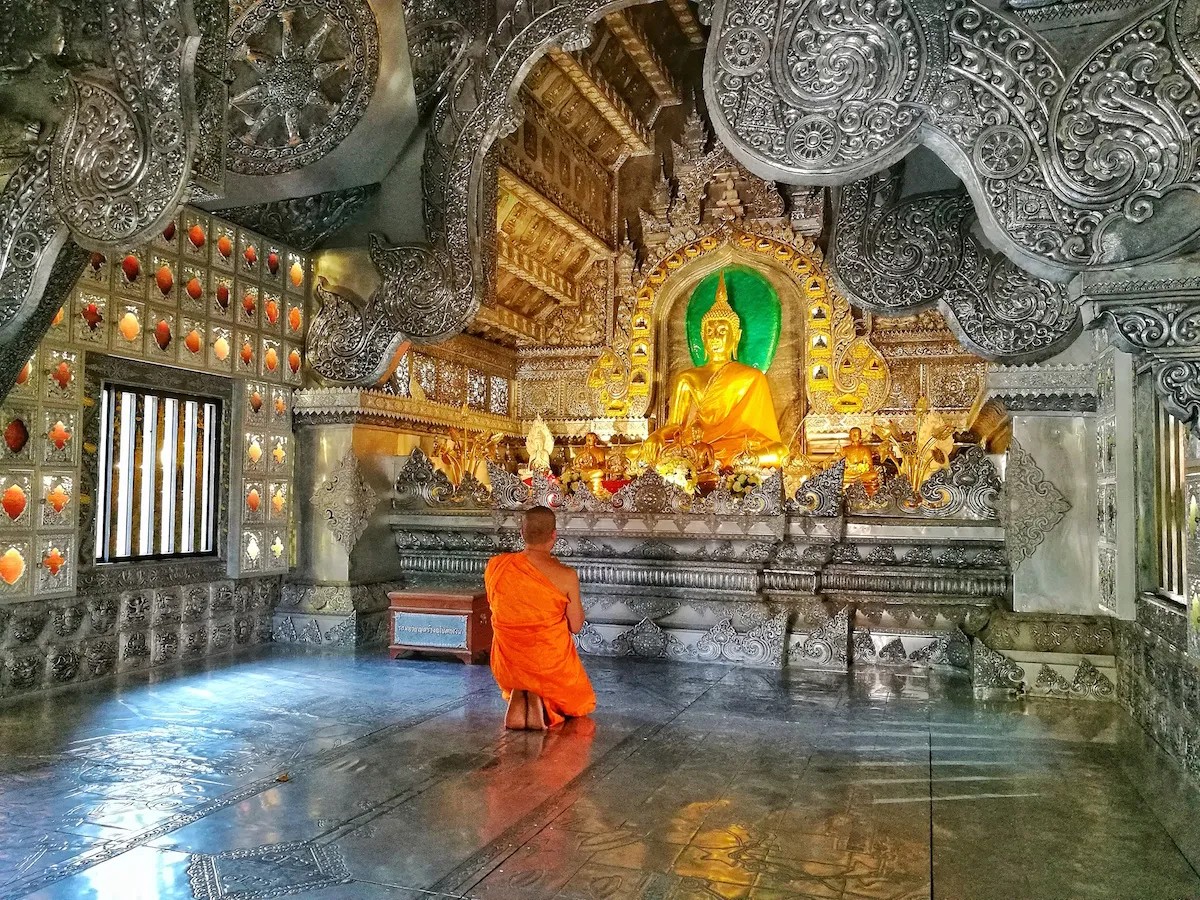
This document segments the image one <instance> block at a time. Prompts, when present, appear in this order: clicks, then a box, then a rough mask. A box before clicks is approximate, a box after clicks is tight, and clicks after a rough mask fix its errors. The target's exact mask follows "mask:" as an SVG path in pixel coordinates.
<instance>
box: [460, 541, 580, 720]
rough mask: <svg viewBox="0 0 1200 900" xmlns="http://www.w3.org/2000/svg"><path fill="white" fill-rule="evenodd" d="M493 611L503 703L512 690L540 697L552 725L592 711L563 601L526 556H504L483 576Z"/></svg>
mask: <svg viewBox="0 0 1200 900" xmlns="http://www.w3.org/2000/svg"><path fill="white" fill-rule="evenodd" d="M483 583H484V586H485V587H486V588H487V596H488V605H489V606H491V608H492V635H493V637H492V674H493V675H494V676H495V678H496V683H497V684H498V685H500V690H501V692H502V693H503V694H504V697H505V699H507V698H508V697H509V696H510V695H511V694H512V692H513V691H530V692H532V693H534V694H537V695H538V696H539V697H541V698H542V704H543V705H544V706H545V708H546V723H547V724H548V725H550V726H551V727H553V726H555V725H557V724H559V723H560V722H562V721H563V719H564V718H565V717H566V716H586V715H587V714H588V713H590V712H591V711H592V710H593V709H595V708H596V694H595V693H594V692H593V691H592V683H591V682H590V681H589V680H588V677H587V672H585V671H584V670H583V663H581V662H580V661H579V653H578V652H577V651H576V649H575V641H574V639H573V638H572V637H571V630H570V629H569V628H568V627H567V597H566V595H565V594H563V593H562V592H561V591H560V590H559V589H558V588H556V587H555V586H554V585H553V584H552V583H551V582H550V579H548V578H547V577H546V576H545V575H543V574H542V573H541V571H540V570H539V569H538V567H537V566H535V565H534V564H533V563H532V562H530V561H529V558H528V557H527V556H525V554H524V553H503V554H501V555H500V556H494V557H492V559H491V560H490V561H489V562H488V565H487V569H486V570H485V571H484V573H483Z"/></svg>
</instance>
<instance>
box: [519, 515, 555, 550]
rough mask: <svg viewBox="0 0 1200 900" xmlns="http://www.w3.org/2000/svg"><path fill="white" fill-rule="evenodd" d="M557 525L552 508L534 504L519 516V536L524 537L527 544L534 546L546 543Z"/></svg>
mask: <svg viewBox="0 0 1200 900" xmlns="http://www.w3.org/2000/svg"><path fill="white" fill-rule="evenodd" d="M557 527H558V523H557V521H555V518H554V510H552V509H550V508H549V507H548V506H535V507H533V509H527V510H525V514H524V515H523V516H522V517H521V537H523V538H525V543H526V544H527V545H529V544H533V545H535V546H536V545H537V544H544V543H546V541H548V540H549V539H550V535H552V534H554V529H555V528H557Z"/></svg>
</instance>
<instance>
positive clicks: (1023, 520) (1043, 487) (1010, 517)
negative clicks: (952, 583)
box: [1004, 438, 1071, 569]
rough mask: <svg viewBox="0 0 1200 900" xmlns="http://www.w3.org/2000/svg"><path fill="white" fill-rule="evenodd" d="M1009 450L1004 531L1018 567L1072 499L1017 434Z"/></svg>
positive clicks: (1064, 513) (1052, 526)
mask: <svg viewBox="0 0 1200 900" xmlns="http://www.w3.org/2000/svg"><path fill="white" fill-rule="evenodd" d="M1008 454H1009V458H1008V469H1007V471H1006V473H1005V481H1004V492H1005V494H1006V495H1007V500H1008V506H1007V509H1006V510H1005V522H1004V525H1005V528H1004V535H1005V542H1006V543H1007V545H1008V557H1009V561H1010V562H1011V564H1012V567H1013V569H1016V568H1017V567H1018V566H1020V565H1021V563H1023V562H1024V561H1025V560H1027V559H1029V557H1031V556H1033V554H1034V553H1035V552H1036V551H1037V548H1038V547H1040V546H1041V544H1042V541H1044V540H1045V539H1046V535H1047V534H1049V533H1050V532H1051V531H1053V530H1054V528H1055V527H1056V526H1057V525H1058V523H1059V522H1061V521H1062V519H1063V516H1065V515H1066V514H1067V513H1068V512H1069V511H1070V509H1071V503H1070V501H1068V500H1067V498H1066V497H1064V496H1063V494H1062V491H1060V490H1059V489H1058V488H1057V487H1055V486H1054V483H1053V482H1052V481H1050V479H1049V478H1047V477H1046V473H1045V472H1043V471H1042V468H1041V466H1039V465H1038V464H1037V461H1036V460H1035V459H1034V458H1033V457H1032V456H1030V455H1029V453H1028V452H1026V451H1025V450H1024V449H1023V448H1022V447H1021V445H1020V444H1019V443H1018V442H1017V440H1016V438H1013V439H1012V442H1011V443H1010V444H1009V448H1008Z"/></svg>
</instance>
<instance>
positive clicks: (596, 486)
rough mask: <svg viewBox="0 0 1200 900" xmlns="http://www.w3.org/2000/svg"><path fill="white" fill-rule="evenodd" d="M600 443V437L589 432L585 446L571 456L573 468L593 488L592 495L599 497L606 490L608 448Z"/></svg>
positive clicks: (584, 438)
mask: <svg viewBox="0 0 1200 900" xmlns="http://www.w3.org/2000/svg"><path fill="white" fill-rule="evenodd" d="M599 441H600V437H599V435H597V434H596V433H595V432H594V431H589V432H588V433H587V434H585V435H584V436H583V446H582V447H578V448H576V449H575V452H574V453H573V454H572V456H571V468H572V469H574V470H575V471H576V472H578V473H579V474H580V475H581V476H582V477H583V480H584V481H586V482H587V483H588V485H589V486H590V487H591V489H592V493H593V494H596V495H597V496H599V494H600V492H601V491H602V490H604V484H603V482H604V473H605V468H606V466H607V454H606V453H605V450H606V449H607V448H606V447H605V446H604V445H603V444H600V443H599Z"/></svg>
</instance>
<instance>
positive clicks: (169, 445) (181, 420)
mask: <svg viewBox="0 0 1200 900" xmlns="http://www.w3.org/2000/svg"><path fill="white" fill-rule="evenodd" d="M100 427H101V437H100V442H99V448H98V449H99V470H98V472H99V478H98V483H97V503H96V560H97V561H99V562H119V561H122V560H130V559H146V558H159V559H161V558H164V557H180V556H202V555H208V554H215V553H216V531H217V521H216V520H217V496H218V490H219V487H218V486H219V483H220V456H219V451H218V448H219V447H220V446H221V443H220V430H221V401H220V400H216V399H213V398H209V397H191V396H187V395H183V394H172V393H164V392H162V391H154V390H147V389H144V388H138V387H126V386H121V385H115V384H107V383H106V384H105V385H104V387H103V389H102V391H101V395H100Z"/></svg>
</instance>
